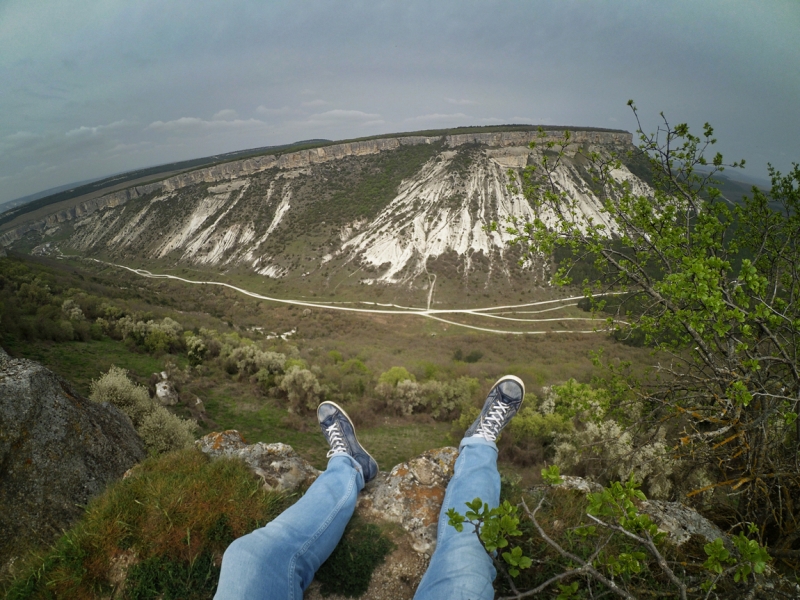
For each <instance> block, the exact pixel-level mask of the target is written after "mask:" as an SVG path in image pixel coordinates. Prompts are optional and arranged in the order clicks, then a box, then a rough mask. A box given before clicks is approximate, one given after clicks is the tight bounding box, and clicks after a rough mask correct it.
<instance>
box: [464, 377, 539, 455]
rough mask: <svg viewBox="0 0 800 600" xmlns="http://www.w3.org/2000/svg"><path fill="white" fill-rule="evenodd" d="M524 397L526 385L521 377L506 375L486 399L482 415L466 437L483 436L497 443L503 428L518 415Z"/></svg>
mask: <svg viewBox="0 0 800 600" xmlns="http://www.w3.org/2000/svg"><path fill="white" fill-rule="evenodd" d="M524 396H525V384H524V383H522V380H521V379H520V378H519V377H514V376H513V375H506V376H505V377H501V378H500V379H498V380H497V383H495V384H494V386H493V387H492V389H491V390H490V391H489V395H488V396H487V397H486V403H485V404H484V405H483V410H482V411H481V414H480V415H479V416H478V418H477V419H475V422H474V423H473V424H472V425H470V427H469V429H467V431H466V432H464V437H465V438H468V437H473V436H481V437H482V438H484V439H485V440H488V441H490V442H493V441H495V440H496V439H497V436H498V435H500V431H501V430H502V429H503V427H505V426H506V425H507V424H508V422H509V421H510V420H511V418H512V417H513V416H514V415H515V414H517V411H518V410H519V407H520V405H521V404H522V398H523V397H524Z"/></svg>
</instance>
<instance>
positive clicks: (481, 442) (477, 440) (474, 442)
mask: <svg viewBox="0 0 800 600" xmlns="http://www.w3.org/2000/svg"><path fill="white" fill-rule="evenodd" d="M464 446H489V447H490V448H494V451H495V452H497V444H495V443H494V442H490V441H489V440H487V439H486V438H484V437H483V436H480V435H472V436H470V437H466V438H463V439H462V440H461V443H460V444H459V445H458V451H459V452H461V448H463V447H464Z"/></svg>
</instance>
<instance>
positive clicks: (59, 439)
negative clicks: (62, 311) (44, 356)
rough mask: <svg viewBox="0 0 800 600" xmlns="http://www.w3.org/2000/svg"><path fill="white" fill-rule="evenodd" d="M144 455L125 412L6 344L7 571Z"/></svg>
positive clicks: (3, 556)
mask: <svg viewBox="0 0 800 600" xmlns="http://www.w3.org/2000/svg"><path fill="white" fill-rule="evenodd" d="M144 457H145V451H144V447H143V445H142V441H141V440H140V439H139V437H138V436H137V435H136V431H135V430H134V428H133V426H132V425H131V422H130V420H129V419H128V418H127V417H126V416H125V415H124V414H123V413H122V412H120V411H119V410H118V409H116V408H114V407H113V406H111V405H109V404H98V403H96V402H91V401H90V400H88V399H86V398H84V397H82V396H81V395H80V394H78V393H77V392H75V391H74V390H73V389H72V388H71V387H70V385H69V384H68V383H67V382H66V381H64V380H63V379H62V378H60V377H58V376H57V375H55V374H54V373H53V372H52V371H50V370H49V369H46V368H45V367H43V366H42V365H40V364H39V363H36V362H34V361H32V360H25V359H12V358H10V357H9V356H8V354H6V353H5V352H4V351H3V350H2V349H0V572H2V570H3V568H4V566H5V565H6V564H7V563H8V562H9V561H10V560H12V559H13V558H14V557H15V556H18V555H19V552H20V550H22V549H23V547H24V546H27V545H34V544H45V543H49V542H51V541H52V540H53V539H54V538H55V537H56V536H58V535H59V534H60V533H61V531H62V530H63V529H64V528H66V527H67V526H69V525H70V524H72V522H73V521H74V520H76V519H77V518H78V517H80V515H81V514H82V513H83V509H82V506H83V505H85V504H86V503H87V502H88V501H89V500H90V499H91V498H92V497H93V496H95V495H97V494H99V493H100V492H102V491H103V489H104V488H105V487H106V485H107V484H108V483H110V482H111V481H113V480H115V479H118V478H120V477H122V474H123V473H125V471H126V470H127V469H129V468H130V467H131V466H132V465H133V464H135V463H136V462H138V461H140V460H142V459H143V458H144Z"/></svg>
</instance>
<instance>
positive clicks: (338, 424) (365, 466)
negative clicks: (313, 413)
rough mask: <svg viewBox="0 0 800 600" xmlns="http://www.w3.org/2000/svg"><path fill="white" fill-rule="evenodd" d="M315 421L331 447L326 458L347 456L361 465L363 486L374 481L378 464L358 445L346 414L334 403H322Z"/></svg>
mask: <svg viewBox="0 0 800 600" xmlns="http://www.w3.org/2000/svg"><path fill="white" fill-rule="evenodd" d="M317 421H319V426H320V428H321V429H322V433H323V435H324V436H325V439H326V440H327V441H328V444H329V445H330V447H331V449H330V450H329V451H328V458H330V457H331V456H334V455H336V454H347V455H349V456H351V457H353V458H354V459H355V460H356V462H358V464H359V465H361V473H362V475H363V476H364V483H365V484H366V483H368V482H369V481H371V480H372V479H374V478H375V476H376V475H377V474H378V463H377V462H376V461H375V459H374V458H372V456H370V454H369V452H367V451H366V450H364V448H363V447H362V446H361V444H359V443H358V438H356V430H355V427H353V422H352V421H351V420H350V417H348V416H347V413H346V412H344V411H343V410H342V409H341V408H340V407H339V405H338V404H336V403H334V402H323V403H322V404H320V405H319V406H318V407H317Z"/></svg>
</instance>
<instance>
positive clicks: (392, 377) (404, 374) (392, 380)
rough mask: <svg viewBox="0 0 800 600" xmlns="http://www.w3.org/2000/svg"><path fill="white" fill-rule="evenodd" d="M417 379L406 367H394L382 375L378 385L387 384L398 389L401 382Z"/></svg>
mask: <svg viewBox="0 0 800 600" xmlns="http://www.w3.org/2000/svg"><path fill="white" fill-rule="evenodd" d="M416 379H417V378H416V377H414V375H412V374H411V373H409V372H408V370H407V369H406V368H405V367H392V368H391V369H389V370H388V371H385V372H384V373H381V375H380V377H378V383H385V384H387V385H390V386H392V387H396V386H397V384H398V383H400V382H401V381H406V380H411V381H416Z"/></svg>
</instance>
